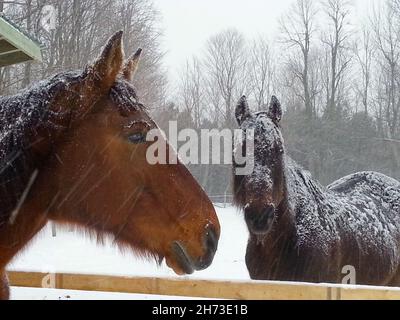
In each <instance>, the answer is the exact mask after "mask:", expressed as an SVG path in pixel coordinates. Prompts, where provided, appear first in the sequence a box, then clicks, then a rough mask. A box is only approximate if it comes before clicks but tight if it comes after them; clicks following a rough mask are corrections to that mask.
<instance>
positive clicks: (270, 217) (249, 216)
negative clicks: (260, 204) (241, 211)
mask: <svg viewBox="0 0 400 320" xmlns="http://www.w3.org/2000/svg"><path fill="white" fill-rule="evenodd" d="M274 218H275V207H274V206H272V205H271V206H268V207H267V208H266V209H264V211H254V210H247V211H246V212H245V219H246V222H247V226H248V228H249V230H250V231H251V232H253V233H255V234H265V233H267V232H268V231H269V230H270V228H271V226H272V224H273V221H274Z"/></svg>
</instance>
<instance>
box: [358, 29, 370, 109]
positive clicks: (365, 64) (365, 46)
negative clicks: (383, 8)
mask: <svg viewBox="0 0 400 320" xmlns="http://www.w3.org/2000/svg"><path fill="white" fill-rule="evenodd" d="M372 41H373V40H372V36H371V31H370V30H369V29H368V27H367V26H364V27H363V28H362V30H360V36H359V37H358V41H356V42H355V45H354V52H355V56H356V57H357V65H358V68H359V71H360V73H359V75H360V77H361V80H362V81H361V83H359V82H358V81H357V82H356V84H355V90H356V92H357V95H358V96H359V97H360V98H361V101H362V105H363V108H364V112H365V114H368V111H369V97H370V87H371V81H372V75H371V72H372V62H373V58H374V53H375V48H374V45H373V43H372Z"/></svg>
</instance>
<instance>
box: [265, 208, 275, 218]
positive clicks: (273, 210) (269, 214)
mask: <svg viewBox="0 0 400 320" xmlns="http://www.w3.org/2000/svg"><path fill="white" fill-rule="evenodd" d="M274 213H275V207H274V206H269V207H268V208H267V209H265V211H264V214H265V215H266V216H268V217H269V216H271V215H273V214H274Z"/></svg>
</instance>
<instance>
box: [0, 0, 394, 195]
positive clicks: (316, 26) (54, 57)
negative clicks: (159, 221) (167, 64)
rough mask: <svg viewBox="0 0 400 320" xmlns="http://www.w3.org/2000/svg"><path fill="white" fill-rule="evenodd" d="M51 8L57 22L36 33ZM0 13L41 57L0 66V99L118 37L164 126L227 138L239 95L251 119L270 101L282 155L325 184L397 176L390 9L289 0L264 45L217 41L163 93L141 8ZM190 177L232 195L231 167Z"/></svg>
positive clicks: (30, 3)
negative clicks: (33, 42)
mask: <svg viewBox="0 0 400 320" xmlns="http://www.w3.org/2000/svg"><path fill="white" fill-rule="evenodd" d="M49 4H50V5H52V6H53V7H54V8H55V9H56V12H57V23H56V24H55V29H54V30H50V31H46V30H45V29H44V28H43V26H42V25H41V19H42V14H43V7H44V6H45V5H49ZM2 7H3V8H4V11H5V13H6V15H7V16H8V17H9V18H11V19H12V20H14V21H15V22H16V23H18V24H19V25H21V26H23V27H24V28H25V29H26V30H27V31H28V32H29V33H30V34H32V35H34V36H35V37H36V38H38V39H39V40H40V42H41V43H43V44H44V45H45V50H44V63H43V64H31V63H25V64H21V65H18V66H12V67H8V68H2V69H0V95H7V94H11V93H14V92H16V91H18V90H19V89H21V88H23V87H26V86H28V85H30V84H31V83H34V82H36V81H38V80H40V79H44V78H47V77H48V76H50V75H52V74H55V73H57V72H59V71H63V70H71V69H79V68H82V67H83V66H84V65H85V64H86V63H88V62H89V61H91V60H92V59H93V58H94V57H95V55H97V54H98V52H99V50H100V47H101V46H103V44H104V43H105V41H106V39H107V38H108V37H109V36H110V34H112V33H113V32H115V31H117V30H121V29H122V30H124V31H125V38H124V43H125V52H127V53H131V52H134V50H136V48H137V47H139V46H141V47H143V48H144V49H145V50H144V58H143V60H142V64H141V66H140V69H139V72H138V74H137V77H136V86H137V88H138V92H139V94H140V96H141V98H142V101H143V102H144V103H145V104H146V105H148V106H149V107H150V108H151V110H152V113H153V114H154V116H155V118H156V119H157V120H158V122H159V123H160V126H161V127H162V128H164V129H167V128H168V121H169V120H177V121H178V125H179V127H180V128H194V129H196V130H200V129H202V128H220V129H222V128H230V129H234V128H237V125H236V123H235V120H234V108H235V104H236V102H237V100H238V99H239V97H240V96H241V95H242V94H246V95H247V96H248V97H249V100H250V102H251V107H252V108H253V109H254V110H255V111H263V110H266V108H267V105H268V102H269V99H270V96H271V95H272V94H274V95H276V96H278V98H279V99H280V100H281V102H282V106H283V107H284V110H285V114H284V119H283V131H284V137H285V140H286V149H287V151H288V152H289V154H290V155H291V156H292V157H293V158H294V159H295V160H297V161H298V162H299V163H300V164H302V165H303V166H304V167H306V168H307V169H309V170H310V171H311V172H312V173H313V175H314V176H315V177H317V178H318V179H319V180H320V181H321V182H322V183H323V184H328V183H330V182H332V181H333V180H335V179H337V178H339V177H341V176H343V175H346V174H349V173H352V172H355V171H360V170H376V171H379V172H382V173H385V174H388V175H390V176H392V177H395V178H397V179H400V169H399V165H400V157H399V153H400V65H399V62H400V0H382V1H375V2H374V7H371V8H370V10H369V12H366V13H365V17H364V21H359V22H358V21H357V20H356V19H355V18H354V17H355V8H354V7H353V5H352V2H351V1H347V0H293V4H292V6H291V7H290V8H288V9H287V13H286V14H285V15H284V16H282V17H277V19H279V20H280V21H279V25H280V28H279V31H278V34H276V36H275V37H274V38H273V39H267V38H266V37H263V36H260V37H258V38H257V39H247V38H245V37H244V36H243V35H242V34H241V33H240V31H238V30H235V29H228V30H224V31H222V32H219V33H217V34H215V35H214V36H212V37H210V39H209V40H208V41H207V43H206V44H205V47H204V50H202V51H201V52H200V53H199V54H198V55H196V56H194V57H192V58H191V59H189V60H188V61H187V62H186V64H185V65H184V66H183V67H182V70H181V74H180V79H179V81H178V83H169V84H168V83H167V78H166V73H165V70H164V69H163V66H162V59H163V52H162V51H161V49H160V39H161V37H162V30H161V29H160V28H159V25H160V24H159V21H160V18H161V17H160V15H159V13H158V12H157V11H156V9H155V7H154V5H153V3H152V1H151V0H117V1H114V0H100V1H97V0H79V1H78V0H63V1H57V0H18V1H1V0H0V8H2ZM262 32H263V30H260V33H262ZM175 87H176V94H175V95H173V96H172V95H171V90H170V89H171V88H175ZM167 92H168V100H167ZM171 97H172V98H171ZM223 151H224V150H221V152H223ZM190 169H191V171H192V172H193V174H194V175H195V176H196V177H197V178H198V180H199V181H200V183H202V184H203V185H204V187H205V188H206V190H207V191H208V192H209V194H210V195H212V194H224V193H230V192H231V187H230V182H231V166H230V165H221V166H213V165H191V166H190Z"/></svg>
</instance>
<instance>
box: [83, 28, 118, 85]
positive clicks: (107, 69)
mask: <svg viewBox="0 0 400 320" xmlns="http://www.w3.org/2000/svg"><path fill="white" fill-rule="evenodd" d="M122 33H123V32H122V31H119V32H117V33H116V34H114V35H113V36H112V37H111V38H110V39H109V40H108V42H107V44H106V46H105V47H104V49H103V51H102V53H101V55H100V56H99V57H98V58H97V60H96V61H95V62H94V64H93V66H92V68H91V70H90V71H91V72H92V73H93V76H94V81H95V84H96V86H98V87H99V88H100V89H101V90H102V91H103V90H104V91H107V90H109V89H110V88H111V87H112V85H113V84H114V82H115V80H116V79H117V76H118V74H119V73H120V71H121V68H122V64H123V61H124V52H123V49H122Z"/></svg>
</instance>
